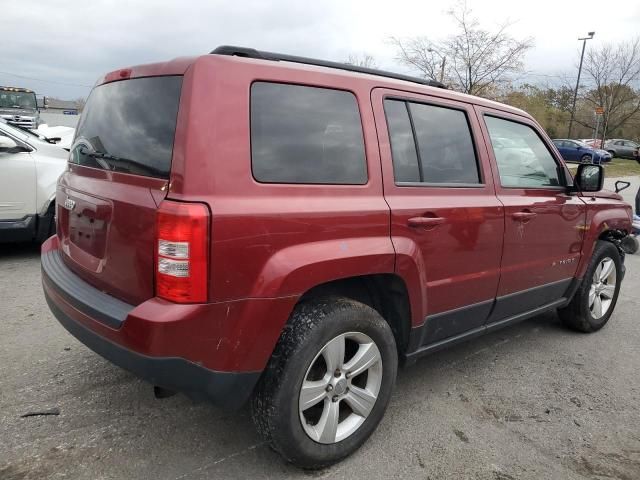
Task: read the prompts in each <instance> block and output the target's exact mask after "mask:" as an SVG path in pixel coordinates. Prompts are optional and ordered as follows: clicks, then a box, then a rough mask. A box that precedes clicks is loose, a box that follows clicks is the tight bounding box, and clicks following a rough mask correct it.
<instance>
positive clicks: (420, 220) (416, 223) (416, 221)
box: [407, 217, 445, 228]
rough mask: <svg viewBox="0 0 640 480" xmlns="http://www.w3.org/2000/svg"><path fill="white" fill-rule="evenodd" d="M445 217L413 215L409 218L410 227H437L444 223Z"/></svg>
mask: <svg viewBox="0 0 640 480" xmlns="http://www.w3.org/2000/svg"><path fill="white" fill-rule="evenodd" d="M444 222H445V219H444V218H442V217H412V218H410V219H409V220H407V224H408V225H409V226H410V227H423V228H424V227H435V226H437V225H442V224H443V223H444Z"/></svg>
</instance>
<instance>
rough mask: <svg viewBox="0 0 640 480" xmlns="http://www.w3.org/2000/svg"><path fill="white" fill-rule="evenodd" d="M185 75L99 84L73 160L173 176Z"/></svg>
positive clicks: (83, 120) (81, 126)
mask: <svg viewBox="0 0 640 480" xmlns="http://www.w3.org/2000/svg"><path fill="white" fill-rule="evenodd" d="M181 87H182V76H165V77H146V78H134V79H131V80H122V81H118V82H113V83H107V84H105V85H101V86H98V87H96V88H94V89H93V91H92V92H91V95H89V99H88V100H87V104H86V106H85V108H84V111H83V112H82V117H81V118H80V123H79V125H78V130H77V132H76V139H75V142H74V147H73V149H72V152H71V156H70V160H69V161H71V162H73V163H78V164H80V165H84V166H87V167H93V168H101V169H105V170H113V171H118V172H124V173H132V174H136V175H145V176H151V177H161V178H168V177H169V169H170V167H171V156H172V154H173V138H174V136H175V131H176V120H177V116H178V105H179V103H180V89H181Z"/></svg>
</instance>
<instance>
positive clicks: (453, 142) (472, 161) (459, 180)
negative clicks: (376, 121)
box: [385, 100, 480, 185]
mask: <svg viewBox="0 0 640 480" xmlns="http://www.w3.org/2000/svg"><path fill="white" fill-rule="evenodd" d="M385 114H386V117H387V124H388V127H389V136H390V138H391V154H392V157H393V171H394V177H395V181H396V182H398V183H403V182H411V183H415V182H418V183H425V184H434V185H438V184H441V185H456V184H459V185H467V184H479V183H480V174H479V171H478V162H477V159H476V153H475V149H474V146H473V140H472V138H471V129H470V127H469V122H468V120H467V115H466V113H465V112H464V111H462V110H456V109H453V108H447V107H440V106H436V105H426V104H422V103H414V102H404V101H401V100H385Z"/></svg>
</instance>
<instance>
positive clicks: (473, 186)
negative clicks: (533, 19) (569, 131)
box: [42, 47, 631, 468]
mask: <svg viewBox="0 0 640 480" xmlns="http://www.w3.org/2000/svg"><path fill="white" fill-rule="evenodd" d="M602 181H603V170H602V167H601V166H599V165H580V167H579V170H578V174H577V175H576V177H575V179H574V178H572V176H571V175H570V173H569V171H568V170H567V169H566V167H565V165H564V163H563V161H562V158H561V156H560V154H559V153H558V151H557V150H556V148H555V147H554V145H553V143H552V142H551V141H550V140H549V138H548V137H547V135H546V134H545V133H544V131H543V130H542V128H541V127H540V126H539V125H538V124H537V123H536V122H535V121H534V120H533V119H532V118H531V117H530V116H529V115H527V114H526V113H525V112H523V111H521V110H518V109H515V108H512V107H509V106H506V105H501V104H498V103H495V102H491V101H488V100H484V99H481V98H476V97H472V96H468V95H462V94H459V93H455V92H452V91H450V90H447V89H445V88H442V86H441V85H439V84H437V83H434V82H428V81H425V80H421V79H417V78H412V77H406V76H403V75H398V74H394V73H390V72H384V71H378V70H371V69H365V68H359V67H355V66H351V65H344V64H338V63H332V62H324V61H320V60H314V59H309V58H303V57H294V56H288V55H281V54H274V53H268V52H260V51H256V50H253V49H246V48H239V47H219V48H217V49H216V50H214V51H213V52H211V54H209V55H204V56H200V57H197V58H180V59H176V60H172V61H169V62H166V63H157V64H151V65H142V66H136V67H132V68H126V69H122V70H118V71H115V72H112V73H109V74H108V75H106V76H105V77H104V78H103V79H101V80H100V81H99V82H98V83H97V85H96V86H95V88H94V89H93V91H92V92H91V95H90V96H89V99H88V101H87V104H86V107H85V110H84V112H83V113H82V118H81V120H80V123H79V125H78V128H77V133H76V138H75V141H74V144H73V146H72V149H71V152H70V157H69V165H68V169H67V171H66V172H65V173H64V174H63V175H62V177H61V178H60V181H59V185H58V189H57V197H56V206H57V232H58V233H57V235H56V236H54V237H51V238H50V239H48V240H47V241H46V243H45V244H44V245H43V247H42V274H43V275H42V276H43V288H44V293H45V296H46V299H47V302H48V304H49V306H50V308H51V310H52V311H53V313H54V315H55V316H56V317H57V319H58V320H59V321H60V323H61V324H62V325H63V326H64V327H65V328H66V329H67V330H69V332H70V333H71V334H72V335H74V336H75V337H77V338H78V339H79V340H80V341H81V342H83V343H84V344H86V345H87V346H88V347H89V348H91V349H92V350H94V351H95V352H97V353H99V354H100V355H102V356H103V357H105V358H107V359H109V360H110V361H112V362H113V363H115V364H116V365H119V366H121V367H123V368H125V369H127V370H130V371H131V372H134V373H135V374H137V375H139V376H140V377H142V378H144V379H146V380H148V381H149V382H150V383H151V384H153V385H155V386H157V387H159V388H158V391H159V392H165V393H168V392H175V391H179V392H183V393H185V394H187V395H189V396H190V397H192V398H206V399H209V400H211V401H212V402H213V403H215V404H217V405H220V406H222V407H239V406H241V405H242V404H243V403H245V401H247V400H249V399H251V405H252V415H253V418H254V421H255V424H256V426H257V428H258V430H259V431H260V433H261V434H262V435H264V437H265V438H266V439H267V440H268V441H269V442H270V444H271V445H272V447H273V448H274V449H275V450H276V451H278V452H280V453H281V454H282V455H283V456H284V457H285V458H286V459H287V460H288V461H290V462H293V463H295V464H297V465H300V466H303V467H308V468H316V467H321V466H324V465H328V464H330V463H332V462H335V461H337V460H339V459H341V458H343V457H345V456H346V455H348V454H350V453H351V452H353V451H354V450H355V449H357V448H358V447H359V446H360V445H362V443H363V442H364V441H365V440H366V439H367V437H368V436H369V435H370V434H371V433H372V432H373V431H374V429H375V428H376V426H377V425H378V423H379V422H380V420H381V418H382V416H383V414H384V412H385V409H386V407H387V404H388V402H389V398H390V396H391V392H392V389H393V385H394V380H395V377H396V370H397V367H398V364H399V363H401V364H406V363H411V362H412V361H414V360H415V359H416V358H417V357H419V356H421V355H424V354H427V353H431V352H434V351H436V350H439V349H441V348H443V347H445V346H448V345H451V344H454V343H457V342H459V341H462V340H466V339H469V338H471V337H475V336H477V335H479V334H483V333H486V332H491V331H494V330H496V329H498V328H500V327H503V326H505V325H509V324H512V323H513V322H517V321H519V320H522V319H524V318H528V317H531V316H534V315H536V314H538V313H540V312H543V311H546V310H550V309H556V308H557V309H559V311H560V316H561V318H562V319H563V320H564V322H565V323H567V324H568V325H569V326H571V327H573V328H575V329H578V330H580V331H583V332H592V331H595V330H598V329H600V328H601V327H602V326H603V325H604V324H605V323H606V322H607V321H608V320H609V318H610V317H611V314H612V312H613V310H614V307H615V304H616V299H617V297H618V291H619V289H620V283H621V281H622V278H623V276H624V266H623V259H624V254H625V251H626V250H628V243H629V240H630V237H628V233H629V231H630V229H631V208H630V207H629V205H627V204H625V203H624V202H622V200H621V197H620V196H619V195H617V194H615V193H613V192H603V191H600V190H601V188H602Z"/></svg>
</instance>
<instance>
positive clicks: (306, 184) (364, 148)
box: [248, 78, 371, 188]
mask: <svg viewBox="0 0 640 480" xmlns="http://www.w3.org/2000/svg"><path fill="white" fill-rule="evenodd" d="M256 83H269V84H276V85H290V86H295V87H308V88H317V89H323V90H332V91H337V92H345V93H349V94H351V95H352V96H353V98H354V100H355V103H356V109H357V111H358V118H359V119H360V131H361V133H362V152H363V153H364V169H365V178H364V182H363V183H318V182H315V183H309V182H295V183H293V182H266V181H264V180H258V179H257V178H256V175H255V172H254V170H253V132H252V129H251V118H252V108H253V101H252V100H253V99H252V91H253V86H254V85H255V84H256ZM248 118H249V128H248V130H249V169H250V170H251V178H252V179H253V181H254V182H256V183H258V184H259V185H283V186H288V187H310V186H311V187H313V186H316V185H317V186H332V187H342V188H344V187H351V188H354V187H355V188H362V187H366V186H367V185H369V183H370V181H371V177H370V175H369V157H368V155H367V140H366V138H365V133H364V132H365V126H364V123H363V118H362V110H361V109H360V102H359V100H358V95H357V94H356V92H355V91H353V90H350V89H347V88H336V87H330V86H327V85H316V84H312V83H301V82H287V81H280V80H270V79H265V78H255V79H253V80H252V81H251V83H250V84H249V116H248Z"/></svg>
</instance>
